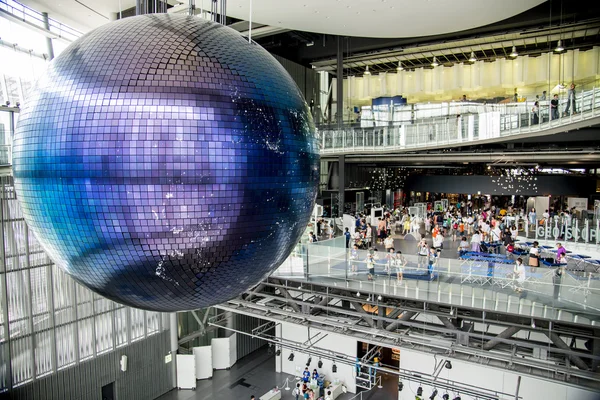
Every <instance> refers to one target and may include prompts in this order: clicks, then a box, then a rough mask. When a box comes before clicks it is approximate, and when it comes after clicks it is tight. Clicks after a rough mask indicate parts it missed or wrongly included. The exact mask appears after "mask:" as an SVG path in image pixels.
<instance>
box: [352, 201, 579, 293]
mask: <svg viewBox="0 0 600 400" xmlns="http://www.w3.org/2000/svg"><path fill="white" fill-rule="evenodd" d="M515 215H519V217H520V218H521V219H524V218H523V217H527V219H528V220H529V221H528V222H529V223H533V224H539V223H542V224H543V223H544V220H545V219H548V218H551V217H552V216H553V215H555V216H560V217H561V218H568V217H570V211H569V210H565V211H562V212H561V213H553V214H550V212H549V211H548V210H546V211H545V212H544V213H543V215H542V218H541V220H538V219H537V218H536V214H535V209H532V210H530V212H529V213H528V214H527V215H525V212H524V210H521V209H516V208H513V207H511V206H506V207H496V206H495V205H491V204H488V205H487V207H483V208H478V209H476V208H475V207H474V205H473V204H472V203H471V202H470V201H469V202H465V203H463V204H461V203H460V202H458V203H456V204H453V205H450V206H449V208H448V209H447V210H446V211H439V210H438V211H436V210H434V209H433V207H432V205H431V204H428V206H427V212H426V215H425V216H424V217H419V216H416V215H411V214H410V213H409V208H408V207H400V208H397V209H389V208H386V207H385V206H384V212H383V216H382V217H381V218H377V221H371V218H370V216H368V215H364V214H358V215H357V216H356V220H355V226H354V228H355V233H354V234H351V233H350V231H349V229H348V228H346V229H345V232H344V235H345V237H346V247H347V248H348V249H349V273H350V275H357V274H358V271H359V266H361V265H363V266H366V269H367V278H368V279H369V280H373V279H375V278H376V273H375V269H376V268H378V269H379V268H382V269H383V272H384V274H385V275H388V276H393V277H395V278H396V284H402V282H403V278H404V276H403V275H404V271H405V268H406V266H407V264H408V261H407V260H406V258H405V257H404V255H403V254H402V252H401V251H400V250H396V246H395V244H394V238H393V236H392V235H395V236H396V237H397V238H402V237H405V236H406V235H408V234H411V233H418V234H419V236H420V237H421V239H420V240H417V246H416V249H415V252H416V254H417V255H418V257H417V269H421V268H427V272H428V274H429V276H430V278H431V279H433V277H434V271H435V270H436V266H437V264H438V260H439V258H440V257H441V254H442V250H444V249H445V246H446V251H448V250H450V251H452V250H453V249H456V252H457V253H458V256H459V257H462V256H464V255H465V254H467V253H473V252H474V253H479V252H483V253H487V252H491V251H493V252H495V253H501V254H505V255H506V257H507V258H509V259H511V260H514V262H515V269H514V276H515V278H516V280H517V281H523V280H524V278H525V272H524V267H525V266H526V265H528V266H529V267H538V266H539V265H540V258H541V254H540V247H539V243H538V242H537V241H536V242H534V243H533V245H531V246H527V247H526V248H522V247H520V245H519V244H517V243H516V242H517V235H518V227H517V219H516V218H515ZM373 222H375V224H373ZM568 223H569V222H566V224H568ZM429 236H430V237H431V240H428V239H426V237H427V238H428V237H429ZM378 247H379V248H378ZM381 247H383V249H384V250H385V252H383V251H381ZM403 248H404V249H406V247H403ZM361 250H366V251H361ZM565 254H566V252H565V250H564V247H562V245H561V244H558V245H557V252H556V255H555V260H554V263H555V264H558V265H563V264H566V259H565ZM522 266H523V268H522ZM563 269H564V268H563Z"/></svg>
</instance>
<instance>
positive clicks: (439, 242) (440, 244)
mask: <svg viewBox="0 0 600 400" xmlns="http://www.w3.org/2000/svg"><path fill="white" fill-rule="evenodd" d="M433 248H435V249H443V248H444V235H442V234H439V235H436V236H435V237H434V238H433Z"/></svg>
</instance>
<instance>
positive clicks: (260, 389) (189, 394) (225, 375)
mask: <svg viewBox="0 0 600 400" xmlns="http://www.w3.org/2000/svg"><path fill="white" fill-rule="evenodd" d="M286 378H290V383H292V382H295V380H294V379H295V378H294V377H293V376H291V375H287V374H280V373H277V372H275V356H274V355H270V354H267V349H266V347H263V348H262V349H259V350H257V351H255V352H254V353H252V354H250V355H248V356H246V357H244V358H242V359H241V360H239V361H238V362H237V363H236V364H235V365H234V366H233V367H231V369H230V370H229V371H227V370H220V371H214V375H213V377H212V379H205V380H199V381H197V386H196V390H177V389H173V390H171V391H170V392H168V393H166V394H164V395H163V396H160V397H159V398H158V399H157V400H208V399H210V400H238V399H239V400H246V399H250V396H252V395H254V396H256V398H257V399H259V398H260V396H262V395H263V394H264V393H266V392H268V391H269V389H271V388H272V387H274V386H276V385H281V384H282V383H283V382H285V379H286ZM382 386H383V388H381V389H379V388H374V389H372V390H371V391H369V392H368V393H365V394H364V395H363V400H390V399H396V398H397V393H398V392H397V388H398V378H397V377H395V376H383V377H382ZM290 387H291V388H293V384H290ZM354 396H355V395H354V394H350V393H346V394H343V395H341V396H340V397H338V398H337V399H339V400H350V399H352V398H353V397H354ZM281 398H282V399H284V400H285V399H288V400H291V399H294V398H295V397H294V396H292V391H291V390H290V391H285V390H283V391H282V396H281Z"/></svg>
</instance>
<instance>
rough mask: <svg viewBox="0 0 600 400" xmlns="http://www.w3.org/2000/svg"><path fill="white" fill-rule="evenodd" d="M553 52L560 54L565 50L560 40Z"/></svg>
mask: <svg viewBox="0 0 600 400" xmlns="http://www.w3.org/2000/svg"><path fill="white" fill-rule="evenodd" d="M554 51H555V52H557V53H560V52H561V51H565V48H564V47H563V45H562V40H560V39H559V40H558V43H557V44H556V48H555V49H554Z"/></svg>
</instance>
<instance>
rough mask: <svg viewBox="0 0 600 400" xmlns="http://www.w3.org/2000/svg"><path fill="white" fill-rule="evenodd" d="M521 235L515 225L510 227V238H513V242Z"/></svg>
mask: <svg viewBox="0 0 600 400" xmlns="http://www.w3.org/2000/svg"><path fill="white" fill-rule="evenodd" d="M518 235H519V230H518V229H517V227H516V226H515V225H511V226H510V236H511V237H512V240H513V242H514V241H516V240H517V236H518Z"/></svg>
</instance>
